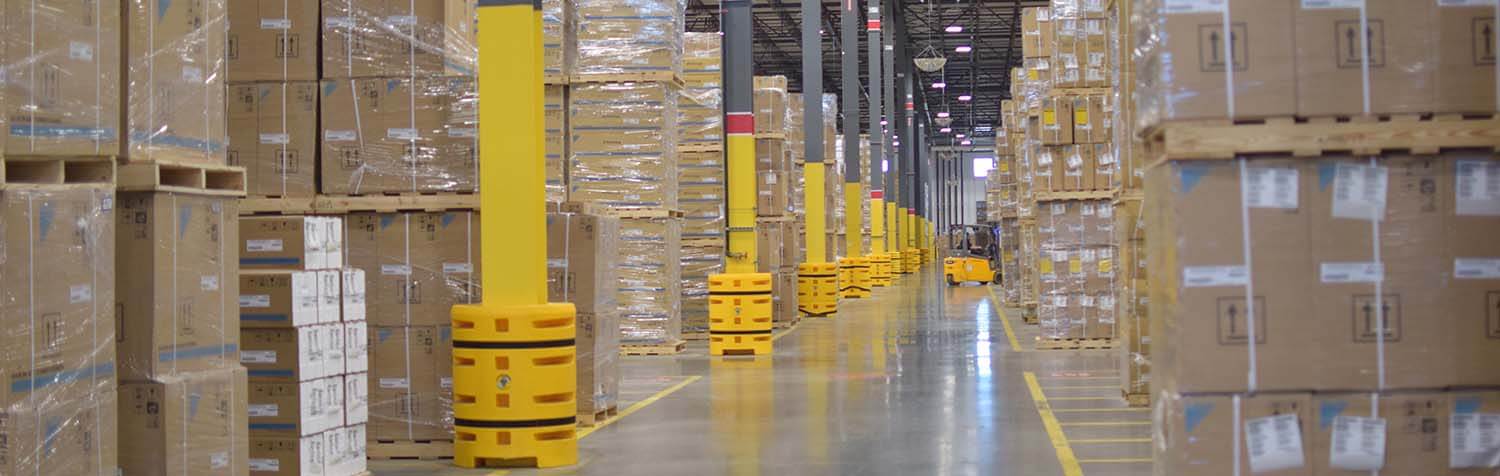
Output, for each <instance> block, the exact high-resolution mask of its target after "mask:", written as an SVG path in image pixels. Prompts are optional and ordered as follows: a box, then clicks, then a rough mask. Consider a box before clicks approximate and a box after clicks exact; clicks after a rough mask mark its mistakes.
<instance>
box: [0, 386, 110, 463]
mask: <svg viewBox="0 0 1500 476" xmlns="http://www.w3.org/2000/svg"><path fill="white" fill-rule="evenodd" d="M84 382H85V383H72V384H64V385H62V386H60V387H59V388H56V389H54V390H48V391H49V392H53V391H56V392H58V393H57V395H58V396H59V397H57V398H54V397H50V396H49V397H46V400H45V401H44V400H43V399H42V398H41V397H39V398H38V399H37V403H38V405H35V406H33V405H30V404H27V403H16V404H11V405H7V406H6V418H5V419H4V420H3V421H0V439H3V440H4V441H5V446H6V453H7V454H6V458H4V460H0V472H4V473H5V474H30V475H42V476H72V475H79V474H118V472H119V471H120V468H119V467H118V465H117V462H118V458H119V456H118V451H119V450H118V449H117V447H116V443H115V435H116V431H117V428H118V427H117V425H116V423H117V420H116V411H117V409H118V406H119V404H118V402H117V401H116V395H115V390H114V384H115V383H116V382H115V380H114V379H113V378H110V379H108V380H107V384H106V382H105V381H101V382H99V385H96V386H94V387H93V388H89V385H88V384H87V383H86V381H84ZM64 387H65V388H64ZM43 402H45V403H43ZM128 432H129V431H128V430H127V432H126V433H128Z"/></svg>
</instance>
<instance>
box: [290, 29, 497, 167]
mask: <svg viewBox="0 0 1500 476" xmlns="http://www.w3.org/2000/svg"><path fill="white" fill-rule="evenodd" d="M328 1H332V0H328ZM321 87H322V99H321V103H320V104H321V105H320V107H321V108H322V119H321V129H322V134H323V138H322V148H321V153H322V162H321V165H320V166H319V178H320V179H321V180H320V182H321V183H322V185H321V186H322V189H321V191H322V193H325V194H338V195H361V194H373V193H381V192H470V191H474V190H476V189H477V187H478V175H479V161H478V158H477V156H476V154H477V151H478V140H479V139H478V134H477V129H476V127H477V124H478V123H477V121H476V117H477V114H476V112H477V108H478V103H477V99H476V97H477V96H476V94H477V91H476V90H475V84H474V79H473V78H472V77H461V76H450V77H417V78H415V79H412V78H410V77H406V76H400V77H387V78H367V79H358V80H352V81H346V80H324V81H323V82H322V84H321Z"/></svg>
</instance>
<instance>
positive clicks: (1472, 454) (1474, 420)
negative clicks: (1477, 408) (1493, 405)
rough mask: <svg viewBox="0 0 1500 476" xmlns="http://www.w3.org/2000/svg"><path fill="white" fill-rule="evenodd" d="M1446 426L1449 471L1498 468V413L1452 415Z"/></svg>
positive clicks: (1499, 458) (1499, 443) (1499, 459)
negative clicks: (1451, 469)
mask: <svg viewBox="0 0 1500 476" xmlns="http://www.w3.org/2000/svg"><path fill="white" fill-rule="evenodd" d="M1448 423H1449V425H1450V426H1449V427H1448V428H1449V430H1448V432H1449V433H1448V467H1450V468H1500V413H1455V414H1453V416H1452V417H1450V418H1449V419H1448Z"/></svg>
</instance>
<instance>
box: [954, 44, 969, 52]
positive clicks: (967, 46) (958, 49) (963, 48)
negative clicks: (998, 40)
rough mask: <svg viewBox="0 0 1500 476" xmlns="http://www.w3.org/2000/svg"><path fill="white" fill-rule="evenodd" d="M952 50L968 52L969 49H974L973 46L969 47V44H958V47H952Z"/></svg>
mask: <svg viewBox="0 0 1500 476" xmlns="http://www.w3.org/2000/svg"><path fill="white" fill-rule="evenodd" d="M953 51H957V52H959V53H968V52H970V51H974V48H973V47H971V46H969V45H964V46H960V47H957V48H954V49H953Z"/></svg>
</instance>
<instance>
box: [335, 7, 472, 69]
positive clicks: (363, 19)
mask: <svg viewBox="0 0 1500 476" xmlns="http://www.w3.org/2000/svg"><path fill="white" fill-rule="evenodd" d="M322 2H323V29H322V32H323V78H324V79H348V78H370V77H378V76H400V77H412V76H416V77H422V76H446V75H467V76H472V75H473V74H474V71H475V66H474V65H475V61H476V60H477V59H478V56H479V55H478V49H477V48H478V47H477V45H476V43H475V40H476V38H475V20H474V19H475V15H476V12H475V8H477V6H476V5H475V3H474V2H473V1H472V0H425V1H420V2H413V1H409V0H407V1H403V0H322Z"/></svg>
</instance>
